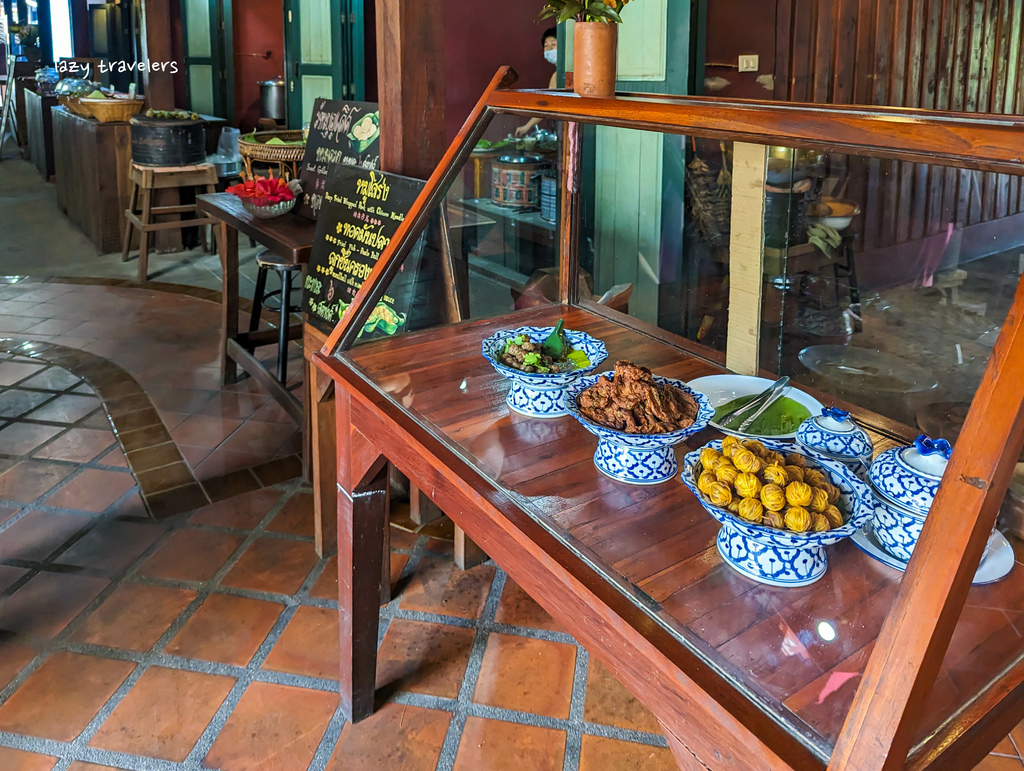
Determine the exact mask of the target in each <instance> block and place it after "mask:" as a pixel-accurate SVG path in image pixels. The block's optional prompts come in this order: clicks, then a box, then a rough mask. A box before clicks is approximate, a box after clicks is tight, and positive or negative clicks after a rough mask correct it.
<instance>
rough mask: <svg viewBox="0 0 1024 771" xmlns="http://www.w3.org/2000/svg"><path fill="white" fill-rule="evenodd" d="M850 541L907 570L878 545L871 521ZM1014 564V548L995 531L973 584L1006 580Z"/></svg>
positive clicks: (891, 564)
mask: <svg viewBox="0 0 1024 771" xmlns="http://www.w3.org/2000/svg"><path fill="white" fill-rule="evenodd" d="M850 540H851V541H853V542H854V543H855V544H857V548H858V549H860V550H861V551H862V552H864V553H865V554H867V555H868V556H869V557H873V558H874V559H876V560H878V561H879V562H881V563H882V564H883V565H888V566H889V567H891V568H894V569H896V570H898V571H900V572H901V573H902V572H903V571H905V570H906V569H907V563H906V562H903V561H902V560H898V559H896V558H895V557H894V556H892V555H891V554H889V552H887V551H886V550H885V549H883V548H882V546H881V544H879V543H878V541H877V540H876V539H875V533H874V531H873V530H872V529H871V522H870V521H869V522H868V523H867V524H866V525H864V527H862V528H861V529H860V530H858V531H857V532H856V533H854V534H853V535H852V536H850ZM1013 562H1014V557H1013V547H1012V546H1011V545H1010V542H1009V541H1007V540H1006V536H1004V535H1003V534H1002V533H1000V532H999V531H998V530H994V531H992V536H991V537H990V539H989V546H988V551H987V552H986V553H985V556H984V557H982V558H981V564H980V565H978V570H977V572H976V573H975V574H974V580H973V581H972V582H971V583H972V584H974V585H975V586H978V585H980V584H993V583H995V582H996V581H999V580H1000V579H1003V578H1006V576H1008V575H1009V574H1010V571H1011V570H1013Z"/></svg>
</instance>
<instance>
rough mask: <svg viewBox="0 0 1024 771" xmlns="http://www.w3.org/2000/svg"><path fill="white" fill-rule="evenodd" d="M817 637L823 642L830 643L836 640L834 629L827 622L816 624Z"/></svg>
mask: <svg viewBox="0 0 1024 771" xmlns="http://www.w3.org/2000/svg"><path fill="white" fill-rule="evenodd" d="M818 637H820V638H821V639H822V640H824V641H825V642H832V641H833V640H834V639H836V629H835V627H834V626H832V625H831V624H830V623H828V621H821V622H819V623H818Z"/></svg>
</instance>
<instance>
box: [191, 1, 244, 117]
mask: <svg viewBox="0 0 1024 771" xmlns="http://www.w3.org/2000/svg"><path fill="white" fill-rule="evenodd" d="M231 2H232V0H182V2H181V13H182V17H183V21H184V26H185V72H186V78H187V82H188V92H189V108H190V109H192V110H194V111H195V112H198V113H201V114H203V115H216V116H218V117H222V118H227V119H228V120H229V121H231V122H234V61H233V56H231V55H229V52H231V51H233V50H234V46H233V45H232V41H231Z"/></svg>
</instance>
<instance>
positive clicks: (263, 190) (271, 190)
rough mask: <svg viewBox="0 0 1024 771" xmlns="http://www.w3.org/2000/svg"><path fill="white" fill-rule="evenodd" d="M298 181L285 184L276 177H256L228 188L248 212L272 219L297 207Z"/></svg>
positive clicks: (265, 218)
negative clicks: (294, 186) (295, 188)
mask: <svg viewBox="0 0 1024 771" xmlns="http://www.w3.org/2000/svg"><path fill="white" fill-rule="evenodd" d="M298 184H299V183H298V180H292V182H285V181H284V180H283V179H278V178H274V177H256V178H255V179H250V180H246V181H245V182H241V183H239V184H237V185H232V186H231V187H229V188H227V191H226V192H228V193H231V194H232V195H234V196H237V197H238V198H239V199H241V201H242V206H243V207H244V208H245V210H246V211H247V212H249V213H250V214H251V215H252V216H254V217H257V218H258V219H264V220H268V219H272V218H273V217H280V216H281V215H282V214H287V213H288V212H290V211H291V210H292V207H293V206H295V201H296V198H295V190H294V189H293V185H296V186H297V185H298Z"/></svg>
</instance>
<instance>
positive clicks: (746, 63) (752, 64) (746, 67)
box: [740, 54, 758, 72]
mask: <svg viewBox="0 0 1024 771" xmlns="http://www.w3.org/2000/svg"><path fill="white" fill-rule="evenodd" d="M757 70H758V66H757V54H750V55H746V56H741V57H740V72H757Z"/></svg>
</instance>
